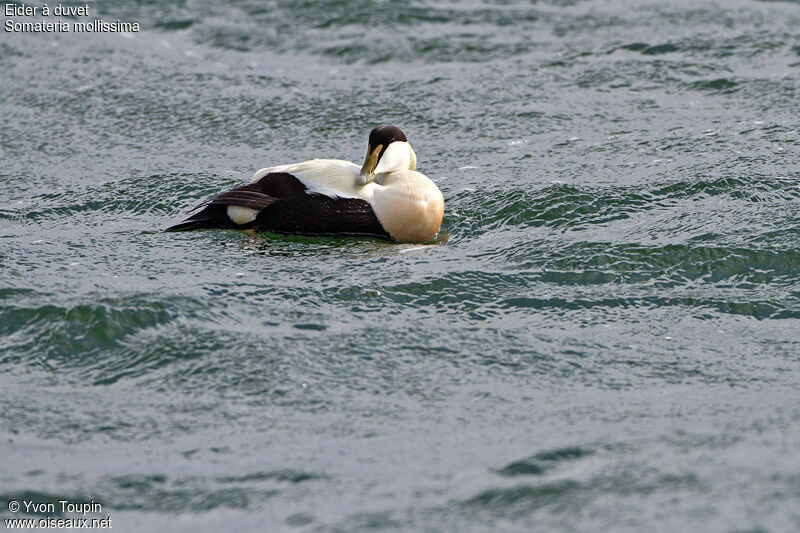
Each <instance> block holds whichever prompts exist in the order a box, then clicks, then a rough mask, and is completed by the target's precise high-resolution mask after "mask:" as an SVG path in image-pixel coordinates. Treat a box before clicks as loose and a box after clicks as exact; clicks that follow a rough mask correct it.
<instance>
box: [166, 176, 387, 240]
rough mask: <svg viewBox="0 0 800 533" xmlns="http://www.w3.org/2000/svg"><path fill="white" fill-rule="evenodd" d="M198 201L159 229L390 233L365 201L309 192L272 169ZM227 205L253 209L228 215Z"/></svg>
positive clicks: (295, 181) (362, 234) (355, 234)
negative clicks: (181, 217) (187, 213)
mask: <svg viewBox="0 0 800 533" xmlns="http://www.w3.org/2000/svg"><path fill="white" fill-rule="evenodd" d="M201 207H202V208H203V209H202V210H200V211H198V212H197V213H195V214H194V215H192V216H191V217H189V218H187V219H186V220H184V221H183V222H181V223H180V224H176V225H175V226H171V227H169V228H167V229H166V230H165V231H186V230H193V229H207V228H236V229H254V230H256V231H270V232H273V233H287V234H297V235H350V236H369V237H378V238H383V239H390V238H391V237H390V236H389V234H388V233H387V232H386V230H384V229H383V226H381V224H380V222H379V221H378V218H377V217H376V216H375V212H374V211H373V210H372V207H371V206H370V205H369V203H368V202H367V201H365V200H361V199H359V198H341V197H338V196H328V195H325V194H321V193H309V192H308V190H307V188H306V186H305V185H304V184H303V183H302V182H301V181H300V180H299V179H297V178H296V177H295V176H293V175H291V174H288V173H285V172H273V173H271V174H267V175H266V176H264V177H263V178H261V179H260V180H258V181H257V182H255V183H250V184H248V185H243V186H241V187H236V188H235V189H231V190H229V191H226V192H223V193H221V194H218V195H217V196H214V197H213V198H211V199H210V200H208V201H206V202H204V203H202V204H200V205H199V206H197V208H196V209H199V208H201ZM229 207H244V208H248V209H253V210H254V211H256V212H257V213H256V214H255V217H254V218H252V219H250V217H245V220H243V219H242V218H239V219H238V220H237V221H234V220H233V219H232V218H231V215H230V213H229V211H228V208H229Z"/></svg>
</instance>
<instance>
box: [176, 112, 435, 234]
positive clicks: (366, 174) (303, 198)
mask: <svg viewBox="0 0 800 533" xmlns="http://www.w3.org/2000/svg"><path fill="white" fill-rule="evenodd" d="M416 168H417V156H416V154H415V153H414V150H413V149H412V148H411V144H410V143H409V142H408V139H407V138H406V135H405V134H404V133H403V131H402V130H401V129H400V128H398V127H396V126H378V127H376V128H374V129H373V130H372V131H371V132H370V134H369V141H368V143H367V153H366V155H365V156H364V163H363V164H362V165H361V166H358V165H357V164H355V163H352V162H350V161H344V160H341V159H312V160H309V161H304V162H301V163H294V164H289V165H279V166H273V167H267V168H262V169H260V170H258V171H257V172H256V173H255V174H254V175H253V178H252V180H251V182H250V183H248V184H246V185H241V186H239V187H236V188H234V189H231V190H228V191H225V192H222V193H220V194H217V195H216V196H214V197H212V198H210V199H208V200H206V201H205V202H203V203H202V204H200V205H198V206H197V207H195V208H194V209H193V210H192V211H195V210H198V209H200V211H198V212H197V213H195V214H193V215H192V216H190V217H189V218H187V219H186V220H184V221H183V222H181V223H179V224H176V225H174V226H171V227H169V228H167V229H166V230H165V231H187V230H197V229H209V228H229V229H239V230H246V231H250V230H252V231H255V232H270V233H279V234H293V235H309V236H310V235H318V236H343V237H373V238H379V239H384V240H389V241H395V242H408V243H424V242H428V241H431V240H433V239H434V238H435V237H436V235H437V234H438V232H439V228H440V227H441V224H442V217H443V215H444V197H443V196H442V192H441V191H440V190H439V188H438V187H437V186H436V184H435V183H434V182H433V181H431V180H430V179H429V178H428V177H427V176H425V175H424V174H422V173H421V172H418V171H417V170H416ZM201 208H202V209H201Z"/></svg>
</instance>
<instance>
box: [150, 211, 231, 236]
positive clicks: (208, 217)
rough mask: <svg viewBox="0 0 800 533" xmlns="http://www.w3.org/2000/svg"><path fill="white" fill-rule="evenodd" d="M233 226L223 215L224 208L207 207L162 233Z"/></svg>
mask: <svg viewBox="0 0 800 533" xmlns="http://www.w3.org/2000/svg"><path fill="white" fill-rule="evenodd" d="M233 227H236V225H235V224H233V223H232V222H231V219H230V218H228V216H227V215H226V214H225V208H224V207H222V206H219V205H209V206H207V207H206V208H205V209H203V210H202V211H200V212H198V213H195V214H194V215H192V216H190V217H189V218H187V219H186V220H184V221H183V222H181V223H180V224H175V225H174V226H170V227H168V228H167V229H165V230H164V231H190V230H193V229H212V228H233Z"/></svg>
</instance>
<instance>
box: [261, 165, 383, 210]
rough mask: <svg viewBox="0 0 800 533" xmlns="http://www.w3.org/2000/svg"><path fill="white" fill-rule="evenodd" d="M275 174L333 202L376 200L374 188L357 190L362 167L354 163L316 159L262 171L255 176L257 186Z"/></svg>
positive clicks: (366, 187)
mask: <svg viewBox="0 0 800 533" xmlns="http://www.w3.org/2000/svg"><path fill="white" fill-rule="evenodd" d="M271 172H286V173H289V174H291V175H293V176H295V177H296V178H297V179H298V180H300V181H301V182H302V183H303V185H305V186H306V189H308V191H307V192H308V193H309V194H311V193H317V194H324V195H326V196H330V197H332V198H336V197H339V198H361V199H362V200H369V199H370V198H371V197H372V187H369V186H364V187H357V186H356V178H357V177H358V175H359V173H360V172H361V167H359V166H358V165H356V164H355V163H351V162H350V161H343V160H341V159H312V160H311V161H303V162H302V163H296V164H294V165H281V166H277V167H269V168H262V169H261V170H259V171H258V172H256V173H255V175H253V182H256V181H258V180H260V179H261V178H263V177H264V176H266V175H267V174H269V173H271Z"/></svg>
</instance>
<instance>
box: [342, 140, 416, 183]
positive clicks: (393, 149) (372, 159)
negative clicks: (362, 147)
mask: <svg viewBox="0 0 800 533" xmlns="http://www.w3.org/2000/svg"><path fill="white" fill-rule="evenodd" d="M416 168H417V156H416V154H415V153H414V150H412V149H411V145H410V144H409V143H408V139H407V138H406V134H405V133H403V130H401V129H400V128H398V127H397V126H378V127H377V128H373V129H372V131H371V132H370V133H369V145H368V146H367V155H366V157H365V158H364V165H363V166H362V167H361V175H360V176H359V177H358V179H357V180H356V183H357V184H358V185H365V184H367V183H370V182H371V181H372V180H374V179H375V176H376V175H378V174H382V173H384V172H394V171H397V170H416Z"/></svg>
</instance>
